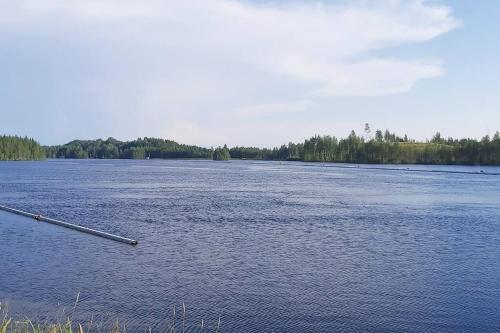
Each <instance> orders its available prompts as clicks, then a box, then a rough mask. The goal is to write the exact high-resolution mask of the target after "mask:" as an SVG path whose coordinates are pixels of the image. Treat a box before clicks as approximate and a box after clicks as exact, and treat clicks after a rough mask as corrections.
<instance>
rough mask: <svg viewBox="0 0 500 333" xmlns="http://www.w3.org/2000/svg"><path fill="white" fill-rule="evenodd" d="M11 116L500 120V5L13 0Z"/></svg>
mask: <svg viewBox="0 0 500 333" xmlns="http://www.w3.org/2000/svg"><path fill="white" fill-rule="evenodd" d="M0 6H1V7H0V8H1V10H0V69H1V70H0V73H1V76H2V79H1V80H0V116H1V117H0V119H1V124H2V125H1V127H0V129H1V131H0V132H3V133H6V134H18V135H28V136H32V137H35V138H36V139H38V140H39V141H40V142H41V143H42V144H59V143H64V142H67V141H69V140H71V139H74V138H82V139H83V138H85V139H87V138H98V137H102V138H106V137H109V136H113V137H116V138H118V139H122V140H126V139H133V138H137V137H142V136H155V137H163V138H169V139H174V140H178V141H180V142H184V143H191V144H200V145H204V146H212V145H213V146H215V145H220V144H224V143H227V144H229V145H252V146H274V145H279V144H282V143H287V142H288V141H302V140H303V139H305V138H307V137H310V136H312V135H314V134H330V135H337V136H345V135H347V134H348V133H349V131H350V130H351V129H354V130H356V131H358V132H361V131H362V129H363V127H364V123H366V122H368V123H370V124H371V127H372V128H373V129H374V128H381V129H385V128H389V129H390V130H392V131H395V132H397V133H399V134H404V133H407V134H408V135H409V136H410V137H413V138H417V139H423V138H427V137H430V136H432V134H433V133H435V132H436V131H438V130H439V131H441V133H442V134H443V135H444V136H454V137H482V136H484V135H486V134H488V133H489V134H493V133H494V132H495V131H497V130H500V108H499V104H500V91H499V90H500V88H499V87H500V75H499V74H500V64H499V59H498V54H500V52H499V51H500V44H499V43H498V41H497V39H498V37H497V32H498V31H500V23H499V21H498V20H497V18H496V13H498V12H499V11H500V3H499V2H497V1H481V2H475V1H474V2H473V1H465V0H464V1H451V0H449V1H444V0H443V1H404V0H377V1H367V0H363V1H326V0H325V1H305V0H304V1H300V0H295V1H293V2H290V1H274V2H269V1H236V0H206V1H203V2H200V1H188V0H164V1H160V0H144V1H139V0H123V1H118V0H68V1H64V2H56V1H49V0H39V1H29V0H20V1H15V2H12V1H3V0H0Z"/></svg>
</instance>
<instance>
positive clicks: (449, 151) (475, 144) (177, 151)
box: [0, 124, 500, 165]
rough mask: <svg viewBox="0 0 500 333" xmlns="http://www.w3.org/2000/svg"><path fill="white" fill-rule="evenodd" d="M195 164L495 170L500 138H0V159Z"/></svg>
mask: <svg viewBox="0 0 500 333" xmlns="http://www.w3.org/2000/svg"><path fill="white" fill-rule="evenodd" d="M44 157H47V158H99V159H147V158H162V159H168V158H198V159H214V160H228V159H231V158H232V159H252V160H281V161H317V162H346V163H382V164H385V163H393V164H487V165H500V134H499V133H498V132H496V133H495V134H494V135H493V136H492V137H490V136H489V135H487V136H485V137H483V138H482V139H480V140H476V139H454V138H443V137H442V136H441V134H440V133H436V134H435V135H434V136H433V137H432V139H430V140H426V141H416V140H412V139H409V138H408V136H407V135H403V136H399V135H396V134H395V133H391V132H390V131H388V130H385V131H384V132H383V131H381V130H377V131H375V133H373V135H372V132H371V130H370V126H369V125H368V124H366V125H365V130H364V133H363V134H362V135H358V134H356V133H355V132H354V131H352V132H351V133H350V135H349V136H347V137H346V138H337V137H335V136H330V135H324V136H318V135H317V136H314V137H312V138H310V139H307V140H305V141H304V142H302V143H292V142H290V143H289V144H287V145H282V146H280V147H275V148H271V149H269V148H257V147H232V148H228V147H227V146H226V145H224V146H223V147H217V148H215V149H213V148H203V147H199V146H194V145H184V144H179V143H177V142H175V141H172V140H164V139H157V138H138V139H137V140H133V141H119V140H116V139H114V138H108V139H107V140H102V139H98V140H74V141H71V142H69V143H67V144H65V145H60V146H46V147H43V148H42V147H40V145H39V144H38V143H37V142H36V141H34V140H33V139H28V138H20V137H9V136H3V137H0V159H3V160H8V159H41V158H44Z"/></svg>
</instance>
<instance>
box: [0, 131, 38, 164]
mask: <svg viewBox="0 0 500 333" xmlns="http://www.w3.org/2000/svg"><path fill="white" fill-rule="evenodd" d="M45 155H46V152H45V150H44V149H43V148H42V146H40V144H39V143H38V142H36V141H35V140H33V139H30V138H27V137H24V138H22V137H19V136H8V135H3V136H0V160H2V161H25V160H42V159H44V158H45Z"/></svg>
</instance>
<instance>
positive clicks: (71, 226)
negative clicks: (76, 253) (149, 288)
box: [0, 205, 137, 245]
mask: <svg viewBox="0 0 500 333" xmlns="http://www.w3.org/2000/svg"><path fill="white" fill-rule="evenodd" d="M0 210H3V211H6V212H9V213H13V214H17V215H21V216H26V217H30V218H32V219H35V220H37V221H43V222H47V223H51V224H55V225H58V226H61V227H64V228H69V229H73V230H77V231H80V232H85V233H87V234H91V235H94V236H99V237H104V238H107V239H111V240H114V241H117V242H122V243H125V244H130V245H137V241H136V240H134V239H130V238H126V237H122V236H117V235H113V234H110V233H107V232H104V231H99V230H94V229H90V228H87V227H82V226H80V225H76V224H72V223H68V222H63V221H59V220H55V219H51V218H48V217H45V216H42V215H37V214H31V213H28V212H24V211H22V210H18V209H14V208H10V207H5V206H2V205H0Z"/></svg>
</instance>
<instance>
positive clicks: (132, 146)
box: [45, 138, 213, 159]
mask: <svg viewBox="0 0 500 333" xmlns="http://www.w3.org/2000/svg"><path fill="white" fill-rule="evenodd" d="M45 150H46V153H47V158H99V159H146V158H163V159H168V158H203V159H211V158H212V155H213V151H212V150H211V149H207V148H202V147H198V146H189V145H183V144H179V143H177V142H175V141H171V140H164V139H156V138H139V139H137V140H133V141H126V142H124V141H119V140H116V139H114V138H108V139H107V140H102V139H98V140H74V141H71V142H69V143H67V144H65V145H62V146H49V147H45Z"/></svg>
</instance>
